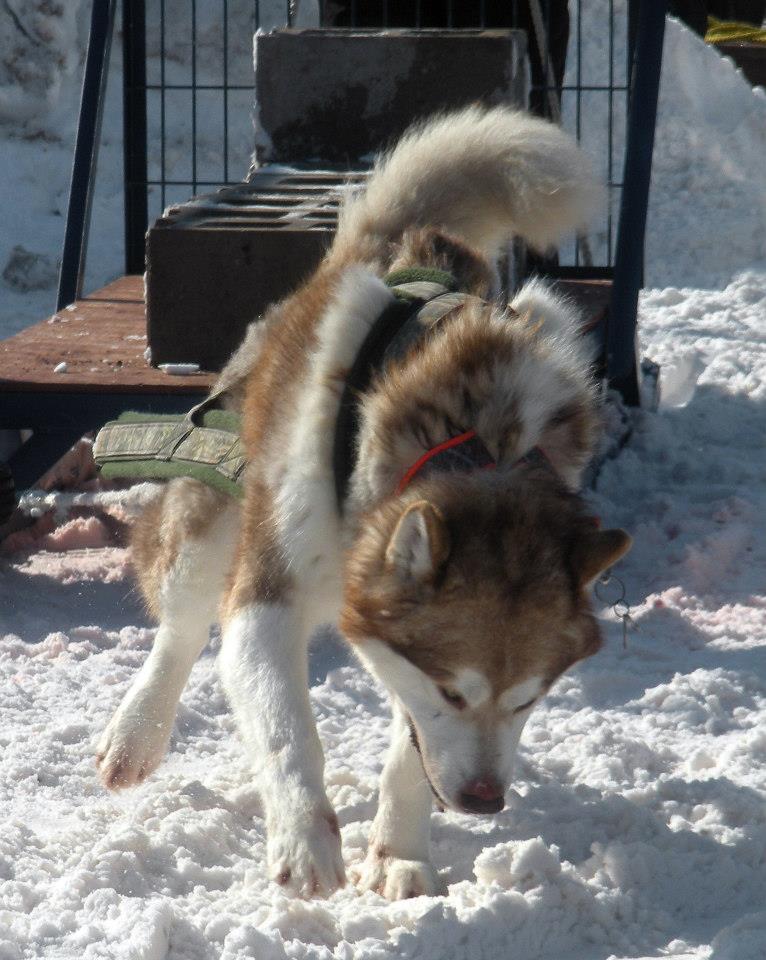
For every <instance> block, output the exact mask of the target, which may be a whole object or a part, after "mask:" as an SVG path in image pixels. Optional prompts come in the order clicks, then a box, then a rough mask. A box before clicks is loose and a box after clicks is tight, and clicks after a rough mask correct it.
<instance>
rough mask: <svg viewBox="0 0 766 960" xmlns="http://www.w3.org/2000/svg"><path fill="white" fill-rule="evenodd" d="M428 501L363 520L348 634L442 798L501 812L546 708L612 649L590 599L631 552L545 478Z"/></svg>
mask: <svg viewBox="0 0 766 960" xmlns="http://www.w3.org/2000/svg"><path fill="white" fill-rule="evenodd" d="M418 495H419V498H418V499H414V498H413V499H410V500H409V501H402V500H397V501H392V502H390V503H388V504H386V505H384V506H383V507H382V508H380V509H378V510H376V511H374V512H373V513H372V514H370V515H369V516H367V517H366V518H364V520H363V521H362V524H361V526H360V532H359V534H358V536H357V538H356V542H355V544H354V546H353V548H352V549H351V550H350V551H349V555H348V559H347V565H346V580H345V584H346V587H345V590H346V592H345V601H344V608H343V613H342V617H341V628H342V630H343V632H344V633H345V635H346V636H347V637H348V639H349V640H350V641H351V642H352V643H353V644H354V646H355V648H356V650H357V652H358V654H359V656H360V657H361V659H362V660H363V661H364V662H365V664H366V665H367V666H368V667H369V668H370V670H371V671H372V672H373V673H374V674H375V675H376V676H377V677H378V678H379V679H380V680H381V682H382V683H383V684H384V685H385V686H386V687H387V688H388V690H389V692H390V693H391V694H392V696H393V697H394V698H395V700H396V701H398V704H399V706H400V707H401V709H402V710H403V712H404V714H405V716H406V717H407V719H408V722H409V725H410V731H411V736H412V740H413V743H414V744H415V746H416V748H417V749H418V751H419V752H420V755H421V758H422V761H423V768H424V770H425V773H426V776H427V777H428V779H429V781H430V784H431V787H432V789H433V792H434V794H435V795H436V796H437V798H438V799H439V800H440V801H441V802H442V804H444V805H445V806H447V807H450V808H452V809H454V810H461V811H469V812H473V813H494V812H497V811H498V810H500V809H502V807H503V804H504V799H503V796H504V793H505V791H506V789H507V787H508V785H509V783H510V780H511V777H512V772H513V760H514V755H515V752H516V746H517V744H518V741H519V737H520V735H521V731H522V728H523V726H524V723H525V722H526V719H527V717H528V716H529V713H530V711H531V710H532V708H533V707H534V705H535V703H536V702H537V701H538V700H539V699H540V698H541V697H542V696H543V695H544V694H545V692H546V691H547V690H548V688H549V687H550V686H551V684H552V683H553V682H554V680H556V678H557V677H558V676H560V674H561V673H562V672H563V671H564V670H566V669H567V667H569V666H571V665H572V664H573V663H575V662H576V661H577V660H581V659H582V658H584V657H588V656H590V655H591V654H593V653H595V652H596V651H597V650H598V648H599V646H600V645H601V636H600V632H599V629H598V625H597V623H596V621H595V618H594V617H593V615H592V612H591V609H590V601H589V597H588V594H589V587H590V585H591V584H592V582H593V580H594V579H595V578H596V577H597V576H598V575H599V573H601V572H602V571H603V570H605V569H606V568H607V567H609V566H610V565H611V564H613V563H614V562H615V561H616V560H618V559H619V558H620V557H621V556H622V555H623V554H624V553H625V552H626V551H627V550H628V549H629V547H630V542H631V541H630V537H629V536H628V535H627V534H626V533H624V532H623V531H622V530H599V529H598V527H597V526H596V524H595V523H594V520H593V518H592V517H589V516H588V515H587V513H586V511H585V508H584V505H583V503H582V501H581V500H580V499H579V498H578V497H576V496H574V495H572V494H571V493H568V492H567V491H566V490H565V489H564V488H563V487H562V486H560V485H559V484H558V483H557V482H556V481H555V479H553V478H551V477H549V476H547V475H546V474H545V473H544V472H542V471H537V470H533V471H520V475H518V476H517V475H511V477H510V478H507V479H504V478H502V477H500V476H498V477H493V478H488V477H487V475H486V474H485V475H484V476H483V477H482V478H481V479H478V478H472V477H469V478H466V477H465V476H463V477H462V478H461V479H460V480H459V481H456V480H455V479H449V478H443V479H432V480H429V481H427V482H426V483H425V484H423V485H421V486H420V489H419V491H418Z"/></svg>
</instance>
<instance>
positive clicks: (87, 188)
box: [56, 0, 117, 310]
mask: <svg viewBox="0 0 766 960" xmlns="http://www.w3.org/2000/svg"><path fill="white" fill-rule="evenodd" d="M116 6H117V0H93V8H92V10H91V17H90V36H89V39H88V53H87V56H86V59H85V76H84V77H83V82H82V95H81V97H80V119H79V122H78V124H77V141H76V143H75V150H74V164H73V166H72V182H71V187H70V189H69V208H68V210H67V219H66V231H65V234H64V250H63V253H62V256H61V270H60V271H59V289H58V297H57V300H56V309H57V310H62V309H63V308H64V307H66V306H67V305H68V304H70V303H72V302H73V301H74V300H76V299H77V297H78V296H79V295H80V293H81V288H82V277H83V272H84V270H85V254H86V251H87V247H88V228H89V225H90V206H91V201H92V199H93V186H94V183H95V179H96V162H97V159H98V146H99V141H100V139H101V115H102V112H103V107H104V93H105V91H106V77H107V66H108V63H109V51H110V49H111V45H112V31H113V27H114V12H115V8H116Z"/></svg>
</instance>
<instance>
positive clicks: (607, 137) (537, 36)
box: [123, 0, 632, 272]
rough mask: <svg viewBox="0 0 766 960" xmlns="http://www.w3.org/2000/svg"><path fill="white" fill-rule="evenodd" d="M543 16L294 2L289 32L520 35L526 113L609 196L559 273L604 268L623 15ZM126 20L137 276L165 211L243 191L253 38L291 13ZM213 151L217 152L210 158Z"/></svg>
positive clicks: (262, 1) (162, 8)
mask: <svg viewBox="0 0 766 960" xmlns="http://www.w3.org/2000/svg"><path fill="white" fill-rule="evenodd" d="M539 7H540V13H541V18H540V20H538V21H537V27H538V29H537V30H536V29H535V26H536V24H535V20H534V17H533V16H532V13H531V11H532V9H533V5H532V4H530V3H529V2H527V0H481V2H474V3H458V2H457V0H415V2H413V0H377V2H376V0H367V2H345V3H344V2H339V0H334V2H330V0H320V2H319V3H318V4H317V3H316V0H314V2H313V3H312V2H310V0H303V3H302V5H301V6H300V7H299V8H298V19H297V20H296V24H297V25H300V24H301V23H306V24H307V25H308V24H309V23H310V18H311V16H312V14H313V16H314V18H316V19H318V20H319V21H320V22H321V24H322V25H324V26H349V27H357V28H368V27H421V28H431V27H440V28H444V27H447V28H454V29H465V28H472V29H475V28H477V27H489V28H492V27H519V28H522V29H526V30H527V32H528V38H529V39H528V45H529V48H530V59H531V61H532V84H531V90H530V106H531V108H532V109H534V110H536V112H539V113H542V114H544V115H546V116H549V117H551V116H552V117H553V118H554V119H559V117H558V116H557V113H559V114H560V117H561V120H562V122H563V124H564V126H565V127H566V128H568V129H570V130H571V131H572V132H573V133H575V134H576V135H577V137H578V139H580V140H582V141H583V142H584V144H585V146H586V149H589V150H590V152H591V153H592V155H593V156H594V160H595V161H596V163H597V165H598V168H599V173H600V174H601V175H602V177H603V178H604V180H605V181H606V182H607V184H608V190H609V202H608V205H607V211H606V215H605V220H604V223H603V224H601V225H599V226H598V229H597V231H596V232H595V234H593V235H592V236H591V237H590V238H589V244H588V251H589V256H584V255H583V254H584V251H583V246H582V244H581V243H580V242H578V241H575V240H573V241H572V242H571V243H569V244H566V245H564V246H563V247H562V249H561V262H562V263H567V264H571V265H574V266H581V265H583V264H587V263H590V264H592V265H595V266H601V267H610V266H611V265H612V263H613V259H614V241H615V234H616V220H617V217H616V213H617V211H618V209H619V203H620V192H621V190H622V180H621V176H620V174H621V170H622V152H623V147H624V142H625V118H626V115H627V104H626V101H627V91H628V83H627V77H628V76H629V63H630V59H631V48H632V43H631V41H632V32H631V29H630V25H629V19H630V18H629V14H628V9H629V5H628V4H626V3H625V2H620V0H608V2H605V0H596V2H594V0H572V2H571V3H569V5H567V3H566V2H563V0H539ZM605 7H606V8H607V10H608V16H607V18H606V22H604V21H603V19H602V17H603V10H604V8H605ZM124 9H125V11H126V14H127V17H128V20H129V21H130V23H131V24H133V25H134V28H133V29H126V30H125V32H124V37H123V41H124V45H125V47H124V50H125V62H126V63H127V64H129V65H132V69H130V70H128V71H126V74H125V77H126V89H125V104H126V130H125V135H126V181H127V182H126V203H127V211H126V213H127V215H126V225H127V226H126V259H127V269H128V271H129V272H137V271H140V270H141V269H142V268H143V267H142V265H143V238H144V234H145V232H146V226H147V224H148V223H149V222H151V221H152V220H153V219H154V218H155V217H157V216H159V215H160V214H161V213H162V211H163V210H164V209H165V207H166V206H167V205H168V204H169V203H179V202H183V201H184V200H186V199H188V198H189V196H191V195H195V194H197V193H198V192H200V191H209V190H210V189H211V188H215V187H219V186H222V185H226V184H233V183H236V182H239V181H240V180H241V179H243V177H244V174H245V171H246V168H247V162H248V154H249V150H250V149H251V147H252V142H251V141H252V131H251V127H250V122H249V117H250V114H251V109H252V90H253V70H252V53H251V46H252V44H251V41H252V35H253V33H254V31H255V30H256V29H258V28H261V29H270V28H272V27H275V26H285V25H288V26H289V25H292V24H293V12H292V7H291V4H290V3H289V2H287V0H273V2H272V3H268V2H267V0H218V2H211V3H207V2H206V3H201V2H198V0H150V2H149V3H145V0H124ZM596 16H598V18H599V20H600V22H601V27H602V29H603V39H604V42H603V43H602V44H600V45H599V46H598V49H597V50H596V51H595V52H596V53H597V54H598V55H597V56H594V50H593V49H592V48H593V45H592V44H591V47H590V48H588V49H587V50H586V49H585V42H584V38H585V36H586V34H587V33H588V30H589V27H590V26H591V25H592V22H593V18H594V17H596ZM142 21H143V23H144V29H143V34H144V35H143V37H142V36H141V24H142ZM591 33H592V31H591ZM546 37H547V38H550V40H549V42H548V43H545V42H544V38H546ZM539 41H543V42H539ZM567 41H569V42H568V43H567ZM567 46H568V48H569V51H568V57H565V53H566V48H567ZM541 47H542V56H541V55H540V48H541ZM565 59H566V61H567V62H566V69H564V61H565ZM141 65H143V76H141ZM142 115H143V116H144V117H145V118H146V119H145V120H144V121H143V123H142ZM147 131H148V133H147ZM248 135H249V137H250V142H248V141H247V136H248ZM211 140H214V141H215V143H216V144H218V145H219V148H218V149H217V150H216V151H215V153H214V155H213V153H212V152H211V150H210V149H209V143H210V141H211ZM128 156H130V157H132V158H134V159H133V161H132V163H129V162H127V157H128ZM142 156H143V157H145V161H144V165H143V166H142V164H141V161H140V158H141V157H142ZM136 158H139V159H138V161H137V160H136Z"/></svg>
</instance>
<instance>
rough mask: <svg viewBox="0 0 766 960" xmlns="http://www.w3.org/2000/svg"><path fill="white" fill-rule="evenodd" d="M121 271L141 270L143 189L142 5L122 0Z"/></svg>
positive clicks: (144, 226)
mask: <svg viewBox="0 0 766 960" xmlns="http://www.w3.org/2000/svg"><path fill="white" fill-rule="evenodd" d="M122 50H123V64H124V66H123V88H122V90H123V99H122V102H123V131H124V135H123V163H124V167H125V272H126V273H143V272H144V244H145V242H146V230H147V227H148V226H149V211H148V197H147V188H146V179H147V170H146V143H147V137H146V4H145V2H144V0H122Z"/></svg>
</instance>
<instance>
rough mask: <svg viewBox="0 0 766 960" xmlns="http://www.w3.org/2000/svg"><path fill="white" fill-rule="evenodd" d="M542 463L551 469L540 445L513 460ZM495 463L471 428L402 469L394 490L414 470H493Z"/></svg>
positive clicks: (403, 484)
mask: <svg viewBox="0 0 766 960" xmlns="http://www.w3.org/2000/svg"><path fill="white" fill-rule="evenodd" d="M525 465H528V466H545V467H548V469H553V467H552V465H551V462H550V460H549V459H548V457H547V456H546V455H545V451H544V450H543V449H542V448H541V447H532V449H531V450H529V451H528V452H527V453H525V454H524V456H523V457H519V459H518V460H517V461H516V462H515V463H514V467H521V466H525ZM495 467H497V463H496V462H495V459H494V458H493V456H492V454H491V453H490V452H489V450H488V449H487V447H486V445H485V444H484V441H483V440H482V439H481V438H480V437H479V436H477V434H476V431H475V430H466V432H465V433H461V434H459V435H458V436H457V437H450V439H449V440H445V441H443V442H442V443H439V444H437V445H436V446H435V447H432V448H431V449H430V450H426V452H425V453H424V454H423V455H422V456H421V457H418V459H417V460H416V461H415V462H414V463H413V464H412V466H411V467H410V468H409V469H408V470H407V471H406V472H405V474H404V476H403V477H402V479H401V480H400V481H399V484H398V486H397V488H396V492H397V494H400V493H403V492H404V490H406V489H407V487H408V486H409V485H410V483H412V481H413V480H414V479H415V477H416V476H417V475H418V474H421V475H424V474H427V473H431V472H436V471H437V470H438V471H440V472H441V471H457V470H462V471H468V470H494V469H495Z"/></svg>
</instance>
